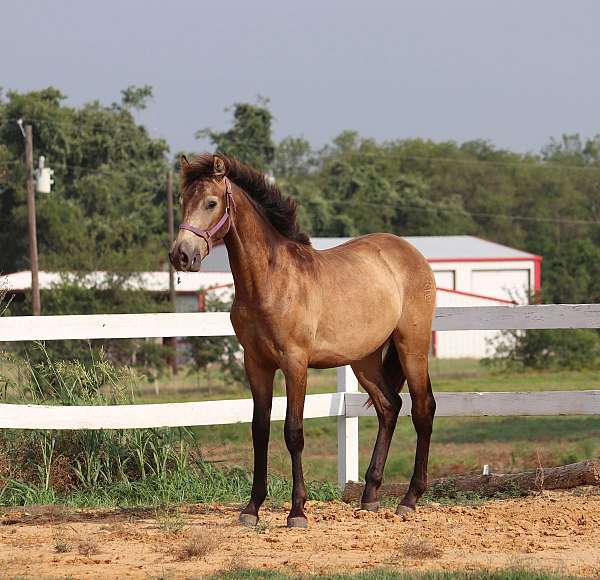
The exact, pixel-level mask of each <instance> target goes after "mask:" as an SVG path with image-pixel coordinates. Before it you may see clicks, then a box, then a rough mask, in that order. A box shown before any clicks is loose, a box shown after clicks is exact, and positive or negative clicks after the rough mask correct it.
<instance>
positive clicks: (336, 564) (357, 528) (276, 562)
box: [0, 488, 600, 578]
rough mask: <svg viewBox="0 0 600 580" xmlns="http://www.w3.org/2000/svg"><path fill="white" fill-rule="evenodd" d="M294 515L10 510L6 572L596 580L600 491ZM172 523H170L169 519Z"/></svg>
mask: <svg viewBox="0 0 600 580" xmlns="http://www.w3.org/2000/svg"><path fill="white" fill-rule="evenodd" d="M286 507H287V506H283V507H281V508H270V509H266V510H264V511H263V513H262V519H261V522H260V523H259V525H258V526H257V527H256V528H244V527H241V526H239V525H238V523H237V518H238V508H237V506H227V505H193V506H183V507H182V508H181V509H180V510H179V512H178V513H177V514H175V515H173V516H172V517H174V518H180V520H178V521H180V522H181V525H173V526H170V525H165V521H164V517H165V516H164V515H159V514H157V512H156V511H153V510H119V511H115V510H77V511H72V510H65V509H63V510H61V509H57V508H55V507H49V508H39V507H38V508H36V509H33V508H32V509H27V508H19V509H11V510H5V513H4V514H3V515H2V516H1V517H0V523H1V524H2V525H0V565H1V566H2V570H3V571H4V572H5V573H6V572H9V573H10V575H11V576H31V577H65V576H72V577H76V578H96V577H100V576H102V577H104V578H148V577H157V576H160V577H166V578H179V577H190V576H194V577H197V576H203V575H209V574H213V573H218V572H220V571H225V570H232V569H236V568H245V567H248V568H250V567H251V568H262V569H277V570H282V571H285V572H288V573H294V572H297V573H302V574H319V573H324V572H346V573H349V572H358V571H361V570H366V569H370V568H381V567H386V568H397V569H402V570H405V571H406V570H415V571H416V570H484V569H502V568H510V567H520V568H533V569H539V570H550V571H556V572H562V573H569V574H577V575H582V576H589V577H597V576H599V575H600V494H599V493H598V490H597V488H589V489H586V488H579V489H578V490H575V491H574V492H544V493H542V494H541V495H537V496H531V497H527V498H521V499H513V500H503V501H490V502H487V503H484V504H482V505H478V506H469V507H466V506H452V507H444V506H441V505H436V504H431V505H427V506H424V507H421V508H420V509H419V511H418V512H417V513H416V514H414V515H413V516H412V517H410V518H408V519H403V518H401V517H399V516H396V515H394V513H393V509H392V508H382V509H381V511H380V512H379V513H369V512H363V511H358V510H356V509H355V508H353V507H351V506H349V505H346V504H343V503H341V502H327V503H321V502H310V503H309V504H308V506H307V507H308V509H307V512H308V516H309V525H310V527H309V529H308V530H298V529H294V530H288V529H287V528H286V527H285V521H286V514H287V510H286ZM170 517H171V516H170Z"/></svg>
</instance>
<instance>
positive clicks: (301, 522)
mask: <svg viewBox="0 0 600 580" xmlns="http://www.w3.org/2000/svg"><path fill="white" fill-rule="evenodd" d="M287 527H288V528H308V520H307V519H306V518H305V517H303V516H297V517H295V518H288V520H287Z"/></svg>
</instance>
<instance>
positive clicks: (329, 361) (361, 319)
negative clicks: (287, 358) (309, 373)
mask: <svg viewBox="0 0 600 580" xmlns="http://www.w3.org/2000/svg"><path fill="white" fill-rule="evenodd" d="M382 314H383V313H379V315H377V313H372V316H356V315H352V314H350V313H349V314H348V316H346V318H345V321H344V324H340V323H339V322H338V323H337V324H336V325H335V327H334V326H328V325H326V324H325V325H324V324H321V325H320V326H319V330H318V332H317V336H316V338H315V342H314V345H313V349H312V354H311V357H310V366H311V367H314V368H328V367H333V366H341V365H345V364H349V363H350V362H352V361H355V360H360V359H362V358H364V357H366V356H367V355H369V354H371V353H372V352H374V351H375V350H377V349H378V348H379V347H380V346H381V345H382V344H384V343H385V342H386V341H387V340H388V339H389V337H390V335H391V334H392V332H393V330H394V328H395V327H396V322H397V320H398V318H397V317H395V316H394V315H393V313H386V314H387V316H384V315H382Z"/></svg>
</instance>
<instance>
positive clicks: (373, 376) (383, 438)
mask: <svg viewBox="0 0 600 580" xmlns="http://www.w3.org/2000/svg"><path fill="white" fill-rule="evenodd" d="M390 348H391V349H394V346H393V345H390ZM381 354H382V349H379V350H378V351H376V352H375V353H373V354H371V355H369V356H368V357H366V358H364V359H362V360H359V361H355V362H354V363H352V370H353V371H354V373H355V374H356V377H357V378H358V380H359V382H360V384H361V385H362V386H363V388H364V389H365V391H367V393H368V394H369V397H370V398H371V401H372V402H373V406H374V407H375V411H376V412H377V418H378V419H379V430H378V432H377V440H376V442H375V447H374V448H373V455H372V457H371V463H370V464H369V467H368V469H367V473H366V475H365V482H366V483H365V489H364V492H363V495H362V499H361V508H362V509H366V510H369V511H377V509H379V488H380V487H381V481H382V479H383V470H384V468H385V462H386V459H387V455H388V451H389V448H390V443H391V441H392V436H393V435H394V429H395V428H396V422H397V420H398V413H399V412H400V407H401V405H402V401H401V399H400V396H399V395H398V391H400V389H401V388H402V384H403V383H404V377H403V376H402V373H401V369H400V367H399V363H398V358H397V356H396V352H395V349H394V351H393V353H391V356H390V357H389V359H388V360H386V367H390V366H394V365H395V366H396V368H395V369H390V368H385V369H384V364H383V363H382V357H381ZM386 358H387V357H386ZM393 370H395V371H396V372H390V371H393ZM391 377H394V380H395V381H397V383H398V384H391V380H390V378H391Z"/></svg>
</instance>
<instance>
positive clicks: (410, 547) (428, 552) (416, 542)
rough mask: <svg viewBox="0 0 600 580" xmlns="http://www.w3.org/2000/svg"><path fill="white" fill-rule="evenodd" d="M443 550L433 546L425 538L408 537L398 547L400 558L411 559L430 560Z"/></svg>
mask: <svg viewBox="0 0 600 580" xmlns="http://www.w3.org/2000/svg"><path fill="white" fill-rule="evenodd" d="M442 554H443V551H442V550H441V549H440V548H438V547H437V546H434V545H433V544H432V543H431V542H430V541H429V540H427V539H425V538H409V539H408V540H406V542H404V544H402V546H401V547H400V553H399V554H398V556H399V557H400V558H402V557H404V558H410V559H411V560H431V559H433V558H439V557H440V556H441V555H442Z"/></svg>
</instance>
